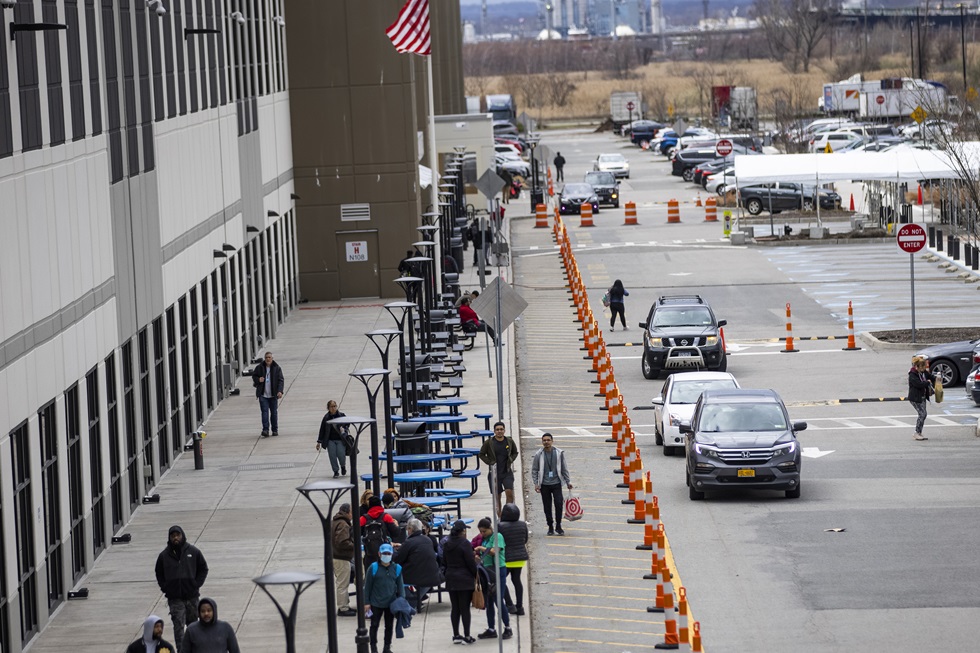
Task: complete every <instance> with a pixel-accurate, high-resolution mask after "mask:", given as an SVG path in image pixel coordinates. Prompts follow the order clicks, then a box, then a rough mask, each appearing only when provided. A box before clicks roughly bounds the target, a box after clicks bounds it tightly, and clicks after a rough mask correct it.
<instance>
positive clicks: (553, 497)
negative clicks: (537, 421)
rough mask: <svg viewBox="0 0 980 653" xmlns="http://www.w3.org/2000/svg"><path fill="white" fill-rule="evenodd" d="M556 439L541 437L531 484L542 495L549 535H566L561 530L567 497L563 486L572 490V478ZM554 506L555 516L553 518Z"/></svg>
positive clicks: (532, 469) (532, 465)
mask: <svg viewBox="0 0 980 653" xmlns="http://www.w3.org/2000/svg"><path fill="white" fill-rule="evenodd" d="M554 442H555V438H554V436H553V435H551V434H550V433H545V434H544V435H542V436H541V448H540V449H538V451H537V452H535V454H534V457H533V458H532V459H531V482H532V483H533V484H534V491H535V492H538V493H539V494H540V495H541V500H542V501H543V502H544V518H545V520H547V522H548V535H554V534H556V533H557V534H558V535H564V534H565V531H563V530H562V528H561V518H562V512H563V510H564V504H565V497H564V495H563V494H562V491H561V486H562V485H563V484H564V485H565V486H567V487H568V489H569V490H571V489H572V477H571V476H570V475H569V473H568V465H566V464H565V452H564V451H562V450H561V449H559V448H558V447H556V446H555V444H554ZM552 505H553V506H554V516H552Z"/></svg>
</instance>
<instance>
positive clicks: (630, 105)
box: [626, 100, 636, 111]
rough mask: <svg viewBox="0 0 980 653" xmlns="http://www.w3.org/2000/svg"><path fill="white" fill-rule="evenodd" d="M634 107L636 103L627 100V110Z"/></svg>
mask: <svg viewBox="0 0 980 653" xmlns="http://www.w3.org/2000/svg"><path fill="white" fill-rule="evenodd" d="M635 108H636V105H635V104H633V101H632V100H630V101H629V102H627V103H626V110H627V111H632V110H633V109H635Z"/></svg>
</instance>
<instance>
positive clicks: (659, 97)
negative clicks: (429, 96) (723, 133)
mask: <svg viewBox="0 0 980 653" xmlns="http://www.w3.org/2000/svg"><path fill="white" fill-rule="evenodd" d="M882 65H883V66H887V67H882V68H881V69H878V70H872V71H867V72H866V73H865V79H880V78H885V77H900V76H907V75H909V69H908V59H907V58H903V57H902V56H900V55H892V56H886V57H882ZM634 72H635V74H634V77H633V78H632V79H627V80H622V79H609V78H608V77H606V76H604V75H603V73H600V72H594V71H593V72H572V73H562V74H561V77H563V78H564V79H566V80H567V81H570V82H571V83H572V84H574V87H575V90H574V91H572V93H571V94H570V96H569V100H568V102H567V103H566V104H565V106H558V105H556V104H555V103H554V102H552V101H551V99H550V97H549V93H548V92H547V89H548V87H549V85H550V84H551V82H552V81H553V80H554V78H555V77H556V76H557V74H555V73H543V74H537V75H528V76H524V77H523V79H524V80H528V79H530V83H527V82H526V81H525V82H520V81H519V80H520V79H521V78H517V77H516V76H507V77H494V78H490V79H488V80H485V83H484V84H480V85H479V86H485V88H486V91H485V92H486V93H510V94H512V95H514V97H515V99H516V100H517V104H518V111H519V112H520V111H526V112H527V113H528V114H529V115H531V116H532V117H534V118H536V119H538V120H539V122H541V123H543V124H544V125H547V124H548V123H549V122H551V123H555V122H558V123H567V122H576V121H595V120H602V119H603V118H605V117H606V116H607V115H608V113H609V94H610V93H611V92H613V91H640V92H641V93H642V94H643V100H644V102H645V103H646V104H647V107H648V111H647V115H646V117H648V118H652V119H658V118H659V119H666V118H670V117H672V116H674V117H676V116H682V117H686V118H691V119H694V118H698V117H705V116H706V115H707V114H708V113H710V88H711V86H713V85H720V84H730V85H736V86H752V87H755V88H756V89H757V91H758V97H759V112H760V113H761V114H762V115H763V116H765V115H769V114H770V113H771V112H772V110H773V109H772V105H773V99H774V98H775V97H776V96H777V95H778V96H780V97H782V98H783V99H784V100H787V99H788V100H790V101H792V102H793V104H794V106H797V107H798V108H799V110H800V113H801V114H815V113H817V99H818V98H819V97H820V95H821V94H822V92H823V84H824V83H827V82H831V81H838V79H837V72H836V70H835V68H834V65H833V64H832V62H830V61H829V60H818V61H815V62H814V65H813V66H812V67H811V70H810V72H809V73H800V74H791V73H787V72H786V70H785V69H784V68H783V66H782V65H781V64H780V63H778V62H774V61H767V60H760V59H753V60H734V61H730V62H724V63H719V62H711V63H698V62H690V61H680V62H656V63H651V64H648V65H645V66H642V67H640V68H637V69H636V70H635V71H634ZM467 86H468V88H472V87H473V86H474V85H472V84H469V83H468V85H467ZM528 88H533V89H534V92H533V94H532V93H529V92H526V91H525V90H524V89H528Z"/></svg>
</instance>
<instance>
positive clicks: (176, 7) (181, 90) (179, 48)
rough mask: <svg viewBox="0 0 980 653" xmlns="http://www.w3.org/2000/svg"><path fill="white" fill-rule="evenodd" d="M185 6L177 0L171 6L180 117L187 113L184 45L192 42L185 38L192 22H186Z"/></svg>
mask: <svg viewBox="0 0 980 653" xmlns="http://www.w3.org/2000/svg"><path fill="white" fill-rule="evenodd" d="M183 4H184V3H182V2H181V1H180V0H175V2H174V3H173V5H172V6H171V9H172V10H173V14H174V47H175V49H176V52H177V97H178V99H179V101H180V104H179V108H180V115H184V114H186V113H187V76H186V74H185V72H184V44H185V43H189V42H190V41H189V39H185V38H184V28H185V27H188V26H189V23H190V21H187V22H185V21H184V14H183V11H184V10H183V8H182V6H181V5H183ZM192 38H196V37H192Z"/></svg>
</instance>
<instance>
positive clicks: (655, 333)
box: [640, 295, 728, 379]
mask: <svg viewBox="0 0 980 653" xmlns="http://www.w3.org/2000/svg"><path fill="white" fill-rule="evenodd" d="M726 324H728V322H727V321H726V320H718V319H716V318H715V314H714V312H713V311H712V310H711V307H710V306H708V304H707V303H706V302H705V301H704V300H703V299H701V296H700V295H663V296H661V297H660V299H658V300H657V301H656V303H654V305H653V306H651V307H650V314H649V315H648V316H647V321H646V322H640V328H642V329H646V331H645V332H644V334H643V376H644V377H646V378H648V379H655V378H657V377H658V376H660V373H661V372H663V371H664V370H689V371H690V370H717V371H719V372H724V371H725V370H726V369H728V358H727V357H726V356H725V348H724V346H723V345H722V342H721V337H720V336H719V333H718V330H719V329H720V328H721V327H723V326H725V325H726Z"/></svg>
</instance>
